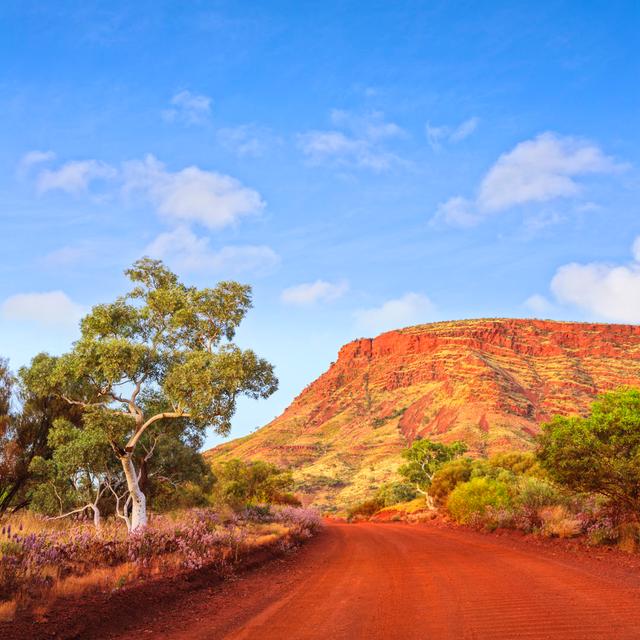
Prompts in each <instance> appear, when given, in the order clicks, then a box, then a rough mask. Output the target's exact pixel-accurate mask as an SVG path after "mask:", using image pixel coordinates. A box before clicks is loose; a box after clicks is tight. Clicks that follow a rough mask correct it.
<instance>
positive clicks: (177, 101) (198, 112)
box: [162, 91, 211, 124]
mask: <svg viewBox="0 0 640 640" xmlns="http://www.w3.org/2000/svg"><path fill="white" fill-rule="evenodd" d="M210 116H211V98H209V97H208V96H204V95H199V94H197V93H191V91H180V92H179V93H176V94H175V95H174V96H173V98H171V108H170V109H166V110H165V111H163V112H162V117H163V118H164V119H165V120H166V121H168V122H183V123H185V124H203V123H205V122H206V121H207V120H208V119H209V117H210Z"/></svg>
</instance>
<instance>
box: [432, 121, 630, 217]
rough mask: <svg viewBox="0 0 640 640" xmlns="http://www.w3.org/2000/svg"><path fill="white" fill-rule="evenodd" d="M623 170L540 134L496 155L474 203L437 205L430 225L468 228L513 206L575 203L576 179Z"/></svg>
mask: <svg viewBox="0 0 640 640" xmlns="http://www.w3.org/2000/svg"><path fill="white" fill-rule="evenodd" d="M624 168H625V165H622V164H618V163H616V162H615V161H614V160H613V158H611V157H609V156H606V155H605V154H604V153H603V152H602V150H601V149H600V148H599V147H598V146H597V145H595V144H593V143H591V142H588V141H585V140H582V139H579V138H573V137H568V136H560V135H558V134H556V133H552V132H547V133H542V134H540V135H538V136H536V137H535V138H533V139H532V140H526V141H524V142H521V143H520V144H518V145H516V146H515V147H514V148H513V149H512V150H511V151H509V152H507V153H504V154H503V155H501V156H500V157H499V158H498V160H497V161H496V163H495V164H494V165H493V166H492V167H491V168H490V169H489V171H488V172H487V174H486V175H485V176H484V178H483V179H482V181H481V183H480V186H479V188H478V191H477V195H476V197H475V198H473V199H470V198H464V197H462V196H454V197H453V198H450V199H449V200H447V201H446V202H443V203H441V204H440V205H439V206H438V209H437V211H436V214H435V216H434V219H433V221H434V222H444V223H446V224H450V225H454V226H460V227H469V226H473V225H476V224H478V223H480V222H481V221H482V220H484V219H485V218H486V217H488V216H490V215H492V214H495V213H500V212H502V211H505V210H507V209H510V208H512V207H516V206H519V205H525V204H528V203H539V202H548V201H551V200H555V199H558V198H575V197H578V196H579V195H580V193H581V191H582V187H583V185H582V184H581V183H580V182H579V181H578V178H581V177H584V176H587V175H590V174H610V173H615V172H617V171H620V170H622V169H624Z"/></svg>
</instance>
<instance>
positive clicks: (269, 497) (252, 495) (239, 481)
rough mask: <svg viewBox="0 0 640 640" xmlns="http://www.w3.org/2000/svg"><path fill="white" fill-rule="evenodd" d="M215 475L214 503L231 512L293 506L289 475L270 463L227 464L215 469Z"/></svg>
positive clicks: (226, 462)
mask: <svg viewBox="0 0 640 640" xmlns="http://www.w3.org/2000/svg"><path fill="white" fill-rule="evenodd" d="M214 474H215V476H216V487H215V493H214V500H215V501H217V502H221V503H224V504H228V505H230V506H232V507H234V508H240V507H244V506H251V505H257V504H292V503H294V502H295V500H293V499H292V496H291V491H292V490H293V485H294V483H293V476H292V475H291V472H290V471H287V470H284V469H281V468H280V467H278V466H276V465H274V464H271V463H269V462H264V461H262V460H254V461H251V462H243V461H242V460H238V459H233V460H227V461H225V462H221V463H220V464H218V465H217V466H215V467H214Z"/></svg>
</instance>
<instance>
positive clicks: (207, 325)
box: [22, 258, 277, 530]
mask: <svg viewBox="0 0 640 640" xmlns="http://www.w3.org/2000/svg"><path fill="white" fill-rule="evenodd" d="M126 274H127V276H128V277H129V279H130V280H131V281H132V282H133V283H134V287H133V289H132V290H131V291H130V292H129V293H128V294H127V295H125V296H122V297H120V298H118V299H116V300H115V302H113V303H111V304H101V305H98V306H96V307H94V308H93V309H92V311H91V313H89V315H87V316H86V317H85V318H84V319H83V320H82V323H81V337H80V339H79V340H78V341H77V342H76V343H75V344H74V346H73V349H72V350H71V351H70V352H69V353H67V354H65V355H63V356H60V357H52V356H49V355H47V354H40V355H39V356H36V358H34V360H33V362H32V364H31V366H30V368H29V369H28V370H24V371H23V372H22V377H23V378H24V379H25V380H26V381H27V384H28V385H29V387H30V388H31V389H34V390H36V391H38V392H40V393H42V394H54V395H57V396H58V397H61V398H63V399H64V400H66V402H68V403H69V404H72V405H77V406H80V407H81V408H82V409H84V410H85V411H86V410H89V409H91V410H92V414H91V415H92V421H93V424H94V425H95V426H96V428H100V429H101V430H102V431H103V432H104V433H105V434H106V436H107V438H108V440H109V443H110V446H111V448H112V450H113V451H114V452H115V455H116V456H117V458H118V460H119V461H120V464H121V466H122V470H123V473H124V477H125V479H126V483H127V490H128V494H129V501H130V505H131V528H132V530H136V529H138V528H140V527H144V526H145V525H146V523H147V501H146V496H145V493H144V492H143V490H142V489H141V482H140V481H141V477H142V474H141V469H140V464H141V461H142V460H144V458H145V457H147V456H148V455H150V454H149V452H146V453H144V454H142V453H141V446H142V445H141V440H142V439H143V437H144V436H145V434H147V432H148V431H149V430H150V429H153V430H156V429H162V428H163V425H166V424H167V421H172V420H177V421H179V423H180V424H181V425H183V427H184V428H185V429H186V428H187V426H189V427H190V428H192V429H196V430H198V429H199V430H204V429H205V428H206V427H207V426H213V428H214V429H215V430H216V431H217V432H218V433H223V434H225V433H228V431H229V429H230V420H231V417H232V416H233V414H234V412H235V408H236V401H237V398H238V397H239V396H240V395H246V396H249V397H253V398H259V397H262V398H266V397H268V396H269V395H271V394H272V393H273V392H274V391H275V390H276V388H277V380H276V378H275V376H274V374H273V367H272V366H271V365H270V364H269V363H268V362H267V361H266V360H263V359H261V358H258V357H257V356H256V354H255V353H254V352H253V351H250V350H241V349H240V348H238V347H237V346H236V345H234V344H233V343H232V342H231V340H232V339H233V337H234V335H235V331H236V329H237V327H238V325H239V324H240V322H241V321H242V319H243V318H244V316H245V314H246V313H247V311H248V309H249V308H250V307H251V290H250V287H248V286H244V285H241V284H238V283H237V282H220V283H219V284H218V285H217V286H216V287H214V288H213V289H208V288H205V289H197V288H195V287H187V286H185V285H184V284H182V283H181V282H180V281H179V280H178V277H177V276H176V275H175V274H174V273H172V272H171V271H170V270H169V269H167V268H166V267H165V266H164V265H163V264H162V262H160V261H158V260H151V259H149V258H143V259H141V260H139V261H137V262H136V263H135V264H134V265H133V267H132V268H131V269H129V270H127V271H126ZM150 397H152V401H151V402H147V401H146V399H148V398H150ZM147 406H148V407H152V410H151V412H149V411H147V410H145V407H147ZM150 450H151V452H152V445H151V448H150Z"/></svg>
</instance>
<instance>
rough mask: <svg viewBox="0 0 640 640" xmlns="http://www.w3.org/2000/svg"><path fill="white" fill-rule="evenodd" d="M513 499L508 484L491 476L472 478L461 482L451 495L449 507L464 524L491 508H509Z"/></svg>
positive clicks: (453, 514) (458, 520) (455, 517)
mask: <svg viewBox="0 0 640 640" xmlns="http://www.w3.org/2000/svg"><path fill="white" fill-rule="evenodd" d="M511 504H512V500H511V495H510V492H509V488H508V486H507V485H506V484H505V483H504V482H501V481H500V480H493V479H491V478H472V479H471V480H470V481H469V482H465V483H463V484H459V485H458V486H457V487H456V488H455V489H454V490H453V491H452V492H451V494H450V495H449V499H448V500H447V509H448V510H449V513H451V515H452V516H453V518H454V519H455V520H456V521H457V522H460V523H462V524H467V523H470V522H472V521H473V520H474V518H475V517H477V516H482V515H484V514H485V513H486V511H487V510H488V509H489V508H491V509H507V508H509V507H510V506H511Z"/></svg>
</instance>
